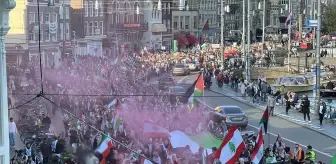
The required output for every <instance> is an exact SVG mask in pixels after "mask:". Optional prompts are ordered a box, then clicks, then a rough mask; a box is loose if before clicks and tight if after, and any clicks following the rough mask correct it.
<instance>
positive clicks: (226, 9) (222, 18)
mask: <svg viewBox="0 0 336 164" xmlns="http://www.w3.org/2000/svg"><path fill="white" fill-rule="evenodd" d="M224 12H230V7H229V6H228V5H227V6H225V7H224V0H221V44H220V49H221V50H220V53H221V54H220V55H221V60H222V67H223V68H224Z"/></svg>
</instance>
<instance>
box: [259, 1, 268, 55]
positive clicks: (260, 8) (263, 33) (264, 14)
mask: <svg viewBox="0 0 336 164" xmlns="http://www.w3.org/2000/svg"><path fill="white" fill-rule="evenodd" d="M260 3H261V2H259V4H258V9H259V10H262V11H263V12H262V13H263V16H262V38H261V39H262V45H263V47H262V49H261V53H262V54H264V44H265V28H266V27H265V17H266V6H265V4H266V0H263V6H262V7H261V4H260Z"/></svg>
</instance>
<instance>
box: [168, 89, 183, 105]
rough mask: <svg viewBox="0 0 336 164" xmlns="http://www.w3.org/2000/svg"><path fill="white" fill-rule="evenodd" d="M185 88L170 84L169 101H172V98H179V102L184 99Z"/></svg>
mask: <svg viewBox="0 0 336 164" xmlns="http://www.w3.org/2000/svg"><path fill="white" fill-rule="evenodd" d="M185 92H186V90H185V89H184V88H183V87H181V86H171V87H169V88H168V94H169V96H170V99H171V101H173V100H172V99H174V100H175V101H176V100H179V101H180V102H182V101H184V100H183V98H184V94H185Z"/></svg>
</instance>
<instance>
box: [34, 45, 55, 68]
mask: <svg viewBox="0 0 336 164" xmlns="http://www.w3.org/2000/svg"><path fill="white" fill-rule="evenodd" d="M40 53H41V55H42V65H43V67H55V68H58V67H59V66H60V59H61V51H60V49H59V47H57V46H48V47H43V48H42V49H41V52H40V51H39V49H38V48H29V60H30V61H32V62H38V60H39V54H40Z"/></svg>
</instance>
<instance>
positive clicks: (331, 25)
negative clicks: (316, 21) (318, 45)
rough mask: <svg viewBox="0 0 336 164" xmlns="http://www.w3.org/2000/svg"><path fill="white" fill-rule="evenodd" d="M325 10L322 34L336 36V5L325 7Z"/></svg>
mask: <svg viewBox="0 0 336 164" xmlns="http://www.w3.org/2000/svg"><path fill="white" fill-rule="evenodd" d="M323 8H324V10H322V11H323V14H322V15H323V17H322V33H324V34H336V23H335V22H336V10H335V8H336V4H330V5H329V4H328V6H323Z"/></svg>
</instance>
